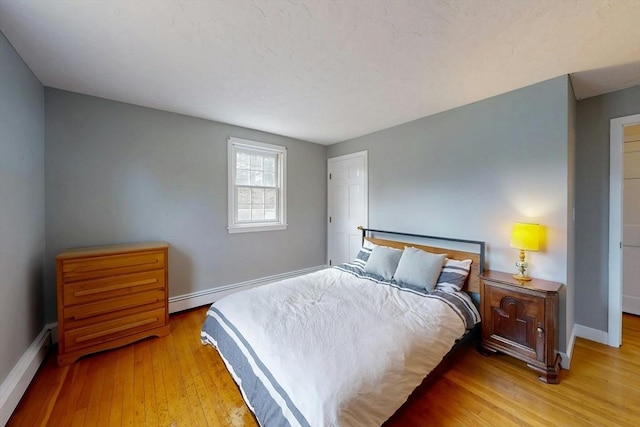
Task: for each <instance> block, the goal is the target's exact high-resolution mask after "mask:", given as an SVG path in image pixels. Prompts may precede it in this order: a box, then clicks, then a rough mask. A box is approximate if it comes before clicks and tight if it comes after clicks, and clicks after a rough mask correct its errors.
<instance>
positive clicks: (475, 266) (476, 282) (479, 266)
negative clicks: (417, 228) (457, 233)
mask: <svg viewBox="0 0 640 427" xmlns="http://www.w3.org/2000/svg"><path fill="white" fill-rule="evenodd" d="M359 229H360V230H362V238H363V239H366V240H368V241H370V242H371V243H373V244H375V245H380V246H388V247H391V248H396V249H404V248H405V246H409V247H414V248H416V249H422V250H423V251H427V252H433V253H437V254H447V258H450V259H455V260H465V259H470V260H472V263H471V271H470V272H469V277H467V281H466V282H465V285H464V287H463V289H462V290H463V291H466V292H476V293H479V292H480V279H479V278H478V275H479V274H480V273H482V272H483V271H484V242H480V241H475V240H463V239H453V238H449V237H437V236H425V235H420V234H409V233H400V232H394V231H385V230H373V229H369V228H362V227H359ZM367 233H384V234H393V235H397V236H410V237H420V238H427V239H434V240H442V241H449V242H459V243H471V244H477V245H478V246H479V247H480V251H479V252H466V251H461V250H454V249H447V248H440V247H437V246H426V245H420V244H417V243H408V242H401V241H397V240H386V239H380V238H376V237H370V236H367Z"/></svg>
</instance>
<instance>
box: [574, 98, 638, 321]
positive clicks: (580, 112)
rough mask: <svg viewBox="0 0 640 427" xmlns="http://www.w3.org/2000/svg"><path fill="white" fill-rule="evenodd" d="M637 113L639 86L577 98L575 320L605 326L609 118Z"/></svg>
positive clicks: (607, 269) (607, 298) (606, 314)
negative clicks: (581, 98)
mask: <svg viewBox="0 0 640 427" xmlns="http://www.w3.org/2000/svg"><path fill="white" fill-rule="evenodd" d="M638 113H640V86H635V87H633V88H629V89H625V90H621V91H617V92H612V93H608V94H606V95H601V96H596V97H593V98H588V99H584V100H581V101H578V108H577V143H576V262H577V268H576V283H577V284H578V292H577V293H576V310H575V311H576V323H578V324H580V325H584V326H587V327H590V328H594V329H597V330H600V331H607V330H608V316H609V311H608V304H609V284H608V283H609V249H608V246H609V144H610V142H609V125H610V123H609V121H610V120H611V119H613V118H616V117H624V116H629V115H632V114H638Z"/></svg>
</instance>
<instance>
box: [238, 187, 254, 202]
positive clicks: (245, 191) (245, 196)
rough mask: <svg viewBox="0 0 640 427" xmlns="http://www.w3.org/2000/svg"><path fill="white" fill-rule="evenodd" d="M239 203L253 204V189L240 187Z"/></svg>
mask: <svg viewBox="0 0 640 427" xmlns="http://www.w3.org/2000/svg"><path fill="white" fill-rule="evenodd" d="M238 204H239V205H248V204H251V189H250V188H246V187H243V188H238Z"/></svg>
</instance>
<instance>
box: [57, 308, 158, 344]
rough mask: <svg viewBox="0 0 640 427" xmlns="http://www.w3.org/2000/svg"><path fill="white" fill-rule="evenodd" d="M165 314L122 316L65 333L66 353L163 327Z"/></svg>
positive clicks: (146, 312) (151, 312)
mask: <svg viewBox="0 0 640 427" xmlns="http://www.w3.org/2000/svg"><path fill="white" fill-rule="evenodd" d="M165 314H166V311H165V310H164V309H162V308H161V309H156V310H150V311H145V312H141V313H136V314H132V315H129V316H122V317H119V318H117V319H113V320H109V321H106V322H102V323H98V324H95V325H89V326H86V327H82V328H77V329H71V330H66V331H65V332H64V340H65V343H66V351H73V350H76V349H79V348H82V347H86V346H91V345H96V344H101V343H104V342H108V341H110V340H114V339H119V338H122V337H125V336H127V335H132V334H135V333H138V332H144V331H146V330H148V329H152V328H156V327H160V326H163V325H164V324H165Z"/></svg>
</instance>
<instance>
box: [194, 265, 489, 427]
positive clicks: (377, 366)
mask: <svg viewBox="0 0 640 427" xmlns="http://www.w3.org/2000/svg"><path fill="white" fill-rule="evenodd" d="M479 321H480V315H479V314H478V311H477V310H476V308H475V306H474V304H473V303H472V301H471V299H470V298H469V296H468V295H467V294H465V293H462V292H453V293H449V292H441V291H432V292H426V291H424V290H420V289H413V288H408V287H405V286H401V285H399V284H397V283H394V282H392V281H391V282H389V281H384V280H380V279H379V278H376V277H372V276H369V275H367V274H365V273H364V272H363V270H362V268H359V267H358V266H354V265H348V264H344V265H342V266H339V267H332V268H328V269H325V270H321V271H318V272H315V273H311V274H308V275H305V276H300V277H296V278H292V279H288V280H284V281H281V282H278V283H274V284H269V285H265V286H261V287H258V288H254V289H251V290H247V291H243V292H238V293H236V294H233V295H230V296H227V297H225V298H223V299H221V300H219V301H217V302H215V303H214V304H213V305H212V306H211V308H210V309H209V310H208V312H207V317H206V320H205V322H204V325H203V328H202V332H201V338H202V342H203V343H205V344H210V345H212V346H214V347H216V348H217V349H218V352H219V353H220V355H221V356H222V359H223V361H224V363H225V365H226V366H227V369H228V370H229V372H230V373H231V375H232V377H233V378H234V380H235V381H236V383H237V384H238V386H239V389H240V391H241V393H242V396H243V398H244V400H245V402H246V403H247V405H248V406H249V408H250V409H251V410H252V411H253V412H254V414H255V416H256V419H257V420H258V422H259V423H260V424H261V425H263V426H269V427H271V426H379V425H381V424H382V423H383V422H384V421H385V420H387V419H388V418H389V417H390V416H391V415H393V413H394V412H395V411H396V410H397V409H398V408H399V407H400V406H401V405H402V404H403V403H404V402H405V400H406V399H407V397H408V396H409V395H410V394H411V392H412V391H413V390H414V389H415V388H416V387H417V386H418V385H419V384H420V383H421V381H422V380H423V379H424V377H425V376H426V375H427V374H428V373H429V372H430V371H431V370H432V369H433V368H435V367H436V366H437V365H438V363H439V362H440V361H441V360H442V358H443V356H444V355H446V354H447V352H449V350H450V349H451V348H452V347H453V345H454V344H455V343H456V341H457V340H458V339H460V338H461V337H462V336H463V335H464V334H465V332H466V331H468V330H469V329H471V328H473V326H474V325H475V324H476V323H478V322H479Z"/></svg>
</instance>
